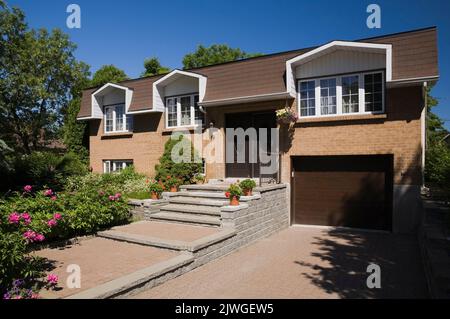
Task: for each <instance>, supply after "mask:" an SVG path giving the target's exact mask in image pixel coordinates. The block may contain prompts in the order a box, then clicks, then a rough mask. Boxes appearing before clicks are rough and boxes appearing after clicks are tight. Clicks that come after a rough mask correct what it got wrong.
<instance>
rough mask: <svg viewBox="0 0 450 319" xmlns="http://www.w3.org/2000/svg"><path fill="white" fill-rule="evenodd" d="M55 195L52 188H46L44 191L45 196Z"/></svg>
mask: <svg viewBox="0 0 450 319" xmlns="http://www.w3.org/2000/svg"><path fill="white" fill-rule="evenodd" d="M52 195H53V191H52V190H51V189H46V190H45V191H44V196H52Z"/></svg>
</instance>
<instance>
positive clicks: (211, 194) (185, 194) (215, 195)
mask: <svg viewBox="0 0 450 319" xmlns="http://www.w3.org/2000/svg"><path fill="white" fill-rule="evenodd" d="M177 196H180V197H199V198H209V199H222V200H226V199H227V197H226V196H225V192H204V191H195V192H193V191H181V192H177V193H176V195H175V196H174V197H177Z"/></svg>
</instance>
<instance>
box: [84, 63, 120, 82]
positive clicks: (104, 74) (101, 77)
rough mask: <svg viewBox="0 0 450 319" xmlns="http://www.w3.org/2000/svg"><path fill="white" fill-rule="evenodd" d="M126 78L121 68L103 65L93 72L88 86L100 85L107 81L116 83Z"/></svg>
mask: <svg viewBox="0 0 450 319" xmlns="http://www.w3.org/2000/svg"><path fill="white" fill-rule="evenodd" d="M126 79H128V77H127V75H126V74H125V72H124V71H122V70H121V69H119V68H117V67H115V66H114V65H112V64H110V65H104V66H102V67H101V68H100V69H98V70H97V72H95V74H94V76H93V77H92V80H91V83H90V86H102V85H103V84H106V83H108V82H113V83H117V82H120V81H124V80H126Z"/></svg>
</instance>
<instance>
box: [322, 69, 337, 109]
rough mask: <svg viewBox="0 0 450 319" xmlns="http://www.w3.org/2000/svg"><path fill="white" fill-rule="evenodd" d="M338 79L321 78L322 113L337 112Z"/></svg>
mask: <svg viewBox="0 0 450 319" xmlns="http://www.w3.org/2000/svg"><path fill="white" fill-rule="evenodd" d="M336 106H337V103H336V79H335V78H334V79H325V80H320V114H322V115H327V114H336V111H337V110H336Z"/></svg>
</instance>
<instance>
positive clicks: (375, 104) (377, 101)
mask: <svg viewBox="0 0 450 319" xmlns="http://www.w3.org/2000/svg"><path fill="white" fill-rule="evenodd" d="M364 94H365V110H366V112H377V111H378V112H379V111H381V110H382V109H383V77H382V75H381V73H374V74H366V75H364Z"/></svg>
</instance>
